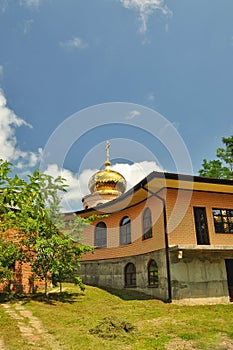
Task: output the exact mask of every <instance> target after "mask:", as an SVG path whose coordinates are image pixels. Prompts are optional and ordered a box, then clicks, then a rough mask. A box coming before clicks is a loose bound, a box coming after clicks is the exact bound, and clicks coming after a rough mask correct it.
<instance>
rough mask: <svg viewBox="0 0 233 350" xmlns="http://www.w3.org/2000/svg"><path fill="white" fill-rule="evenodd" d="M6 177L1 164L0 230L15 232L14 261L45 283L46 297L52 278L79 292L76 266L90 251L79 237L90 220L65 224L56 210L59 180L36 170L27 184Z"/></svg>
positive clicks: (6, 165) (62, 184) (60, 187)
mask: <svg viewBox="0 0 233 350" xmlns="http://www.w3.org/2000/svg"><path fill="white" fill-rule="evenodd" d="M10 175H11V164H10V163H8V162H4V161H1V162H0V191H1V195H0V212H1V216H2V220H1V221H0V230H1V231H3V232H4V231H5V233H7V232H8V231H9V229H16V232H17V233H16V236H15V241H16V242H17V244H18V250H17V254H18V255H17V256H16V255H15V259H16V258H17V259H20V261H21V262H29V263H30V265H31V268H32V271H33V273H34V275H35V276H36V277H39V278H40V279H42V280H44V281H45V293H46V294H48V282H49V280H50V279H51V277H52V276H53V275H54V276H57V277H56V278H57V280H59V282H61V279H62V278H66V277H69V278H71V279H73V280H74V281H75V282H77V283H79V285H80V287H81V288H82V287H83V285H82V283H81V279H80V278H79V276H78V275H77V266H78V265H79V260H80V258H81V255H82V254H83V253H85V252H87V251H90V250H92V247H89V246H87V245H85V244H83V243H82V242H81V241H80V240H79V237H80V233H81V231H82V228H83V227H84V226H85V225H88V224H89V223H90V222H91V218H90V219H82V218H75V219H73V220H71V219H70V218H69V220H68V224H67V222H66V220H65V217H64V215H63V214H62V213H61V207H60V194H61V193H62V192H64V191H66V184H65V180H64V179H63V178H61V177H57V178H53V177H52V176H50V175H46V174H41V173H40V172H39V171H38V170H35V171H34V173H33V175H29V176H28V181H26V180H24V179H21V178H19V177H18V175H14V176H10ZM74 238H76V239H74ZM70 259H71V260H70ZM69 260H70V261H71V262H70V263H69V264H68V262H69ZM65 262H66V263H65ZM58 276H59V277H58Z"/></svg>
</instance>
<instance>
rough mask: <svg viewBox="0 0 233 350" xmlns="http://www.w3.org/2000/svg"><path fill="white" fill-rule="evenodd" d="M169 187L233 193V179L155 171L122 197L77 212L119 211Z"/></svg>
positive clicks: (86, 213) (83, 213) (87, 213)
mask: <svg viewBox="0 0 233 350" xmlns="http://www.w3.org/2000/svg"><path fill="white" fill-rule="evenodd" d="M168 188H173V189H180V190H181V189H182V190H189V191H203V192H212V193H229V194H233V180H225V179H215V178H209V177H202V176H192V175H184V174H175V173H167V172H165V173H162V172H157V171H153V172H152V173H150V174H149V175H148V176H146V177H145V178H144V179H143V180H141V181H140V182H139V183H138V184H136V185H135V186H134V187H132V188H131V189H130V190H128V191H127V192H126V193H124V194H122V195H121V196H120V197H118V198H116V199H114V200H112V201H110V202H108V203H105V204H102V205H99V206H98V207H95V208H89V209H86V210H80V211H77V212H76V214H78V215H82V216H85V215H90V214H97V215H98V214H102V213H112V212H117V211H120V210H122V209H125V208H129V207H132V206H134V205H136V204H139V203H141V202H143V201H145V200H146V199H147V198H149V197H150V196H151V195H153V194H155V193H156V194H158V193H159V192H161V191H162V190H163V189H168Z"/></svg>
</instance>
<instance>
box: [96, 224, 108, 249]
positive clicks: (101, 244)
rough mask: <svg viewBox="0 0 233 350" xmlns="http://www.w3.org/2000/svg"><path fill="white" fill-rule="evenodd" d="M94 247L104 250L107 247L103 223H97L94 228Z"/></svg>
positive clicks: (105, 229)
mask: <svg viewBox="0 0 233 350" xmlns="http://www.w3.org/2000/svg"><path fill="white" fill-rule="evenodd" d="M94 245H95V247H97V248H105V247H106V246H107V226H106V225H105V223H104V222H99V223H98V224H97V225H96V227H95V241H94Z"/></svg>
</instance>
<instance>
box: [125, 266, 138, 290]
mask: <svg viewBox="0 0 233 350" xmlns="http://www.w3.org/2000/svg"><path fill="white" fill-rule="evenodd" d="M125 287H136V267H135V265H134V264H132V263H128V264H127V265H126V266H125Z"/></svg>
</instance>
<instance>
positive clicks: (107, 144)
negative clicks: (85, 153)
mask: <svg viewBox="0 0 233 350" xmlns="http://www.w3.org/2000/svg"><path fill="white" fill-rule="evenodd" d="M110 145H111V143H110V141H107V142H106V148H105V149H106V162H108V163H110V155H109V148H110Z"/></svg>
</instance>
